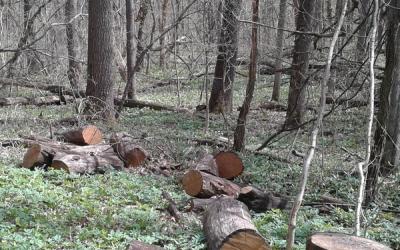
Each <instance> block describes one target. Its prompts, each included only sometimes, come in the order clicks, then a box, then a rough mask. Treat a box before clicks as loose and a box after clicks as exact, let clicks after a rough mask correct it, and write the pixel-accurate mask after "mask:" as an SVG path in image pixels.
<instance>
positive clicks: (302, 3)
mask: <svg viewBox="0 0 400 250" xmlns="http://www.w3.org/2000/svg"><path fill="white" fill-rule="evenodd" d="M315 3H316V1H315V0H299V11H298V14H297V17H296V30H297V31H300V32H312V27H313V18H314V17H313V15H314V9H315ZM311 43H312V37H311V36H308V35H305V34H296V39H295V45H294V52H293V62H292V69H293V72H292V76H291V79H290V88H289V97H288V110H287V113H286V122H285V125H286V126H287V127H289V128H290V127H296V126H298V125H300V124H301V123H302V122H303V120H304V113H305V104H306V98H305V97H306V96H305V95H306V85H307V82H306V78H307V75H308V66H309V60H310V54H311Z"/></svg>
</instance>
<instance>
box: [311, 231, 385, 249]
mask: <svg viewBox="0 0 400 250" xmlns="http://www.w3.org/2000/svg"><path fill="white" fill-rule="evenodd" d="M306 249H307V250H390V249H391V248H389V247H387V246H385V245H382V244H380V243H378V242H375V241H372V240H369V239H365V238H361V237H357V236H354V235H349V234H343V233H316V234H314V235H312V236H311V237H310V238H309V239H308V240H307V246H306Z"/></svg>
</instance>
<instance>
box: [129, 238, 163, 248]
mask: <svg viewBox="0 0 400 250" xmlns="http://www.w3.org/2000/svg"><path fill="white" fill-rule="evenodd" d="M162 249H164V248H162V247H159V246H155V245H149V244H146V243H143V242H140V241H138V240H134V241H132V243H131V245H130V246H129V248H128V250H162Z"/></svg>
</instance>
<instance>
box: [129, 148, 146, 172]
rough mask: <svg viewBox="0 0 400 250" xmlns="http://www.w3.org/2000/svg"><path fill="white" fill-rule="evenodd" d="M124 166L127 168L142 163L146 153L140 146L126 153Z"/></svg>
mask: <svg viewBox="0 0 400 250" xmlns="http://www.w3.org/2000/svg"><path fill="white" fill-rule="evenodd" d="M125 157H126V161H127V162H126V166H127V167H128V168H136V167H139V166H140V165H142V164H143V163H144V161H145V160H146V159H147V154H146V152H145V151H144V150H142V149H140V148H134V149H133V150H131V151H129V152H128V153H127V154H126V156H125Z"/></svg>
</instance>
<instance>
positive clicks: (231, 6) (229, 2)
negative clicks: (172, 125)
mask: <svg viewBox="0 0 400 250" xmlns="http://www.w3.org/2000/svg"><path fill="white" fill-rule="evenodd" d="M241 2H242V1H241V0H224V3H223V6H222V9H223V10H222V27H221V31H220V37H219V45H218V56H217V62H216V65H215V72H214V81H213V85H212V90H211V96H210V101H209V109H210V112H214V113H217V112H221V113H230V112H232V110H233V103H232V98H233V82H234V79H235V65H236V59H237V52H238V29H239V25H238V18H237V16H238V15H239V12H240V7H241Z"/></svg>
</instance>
